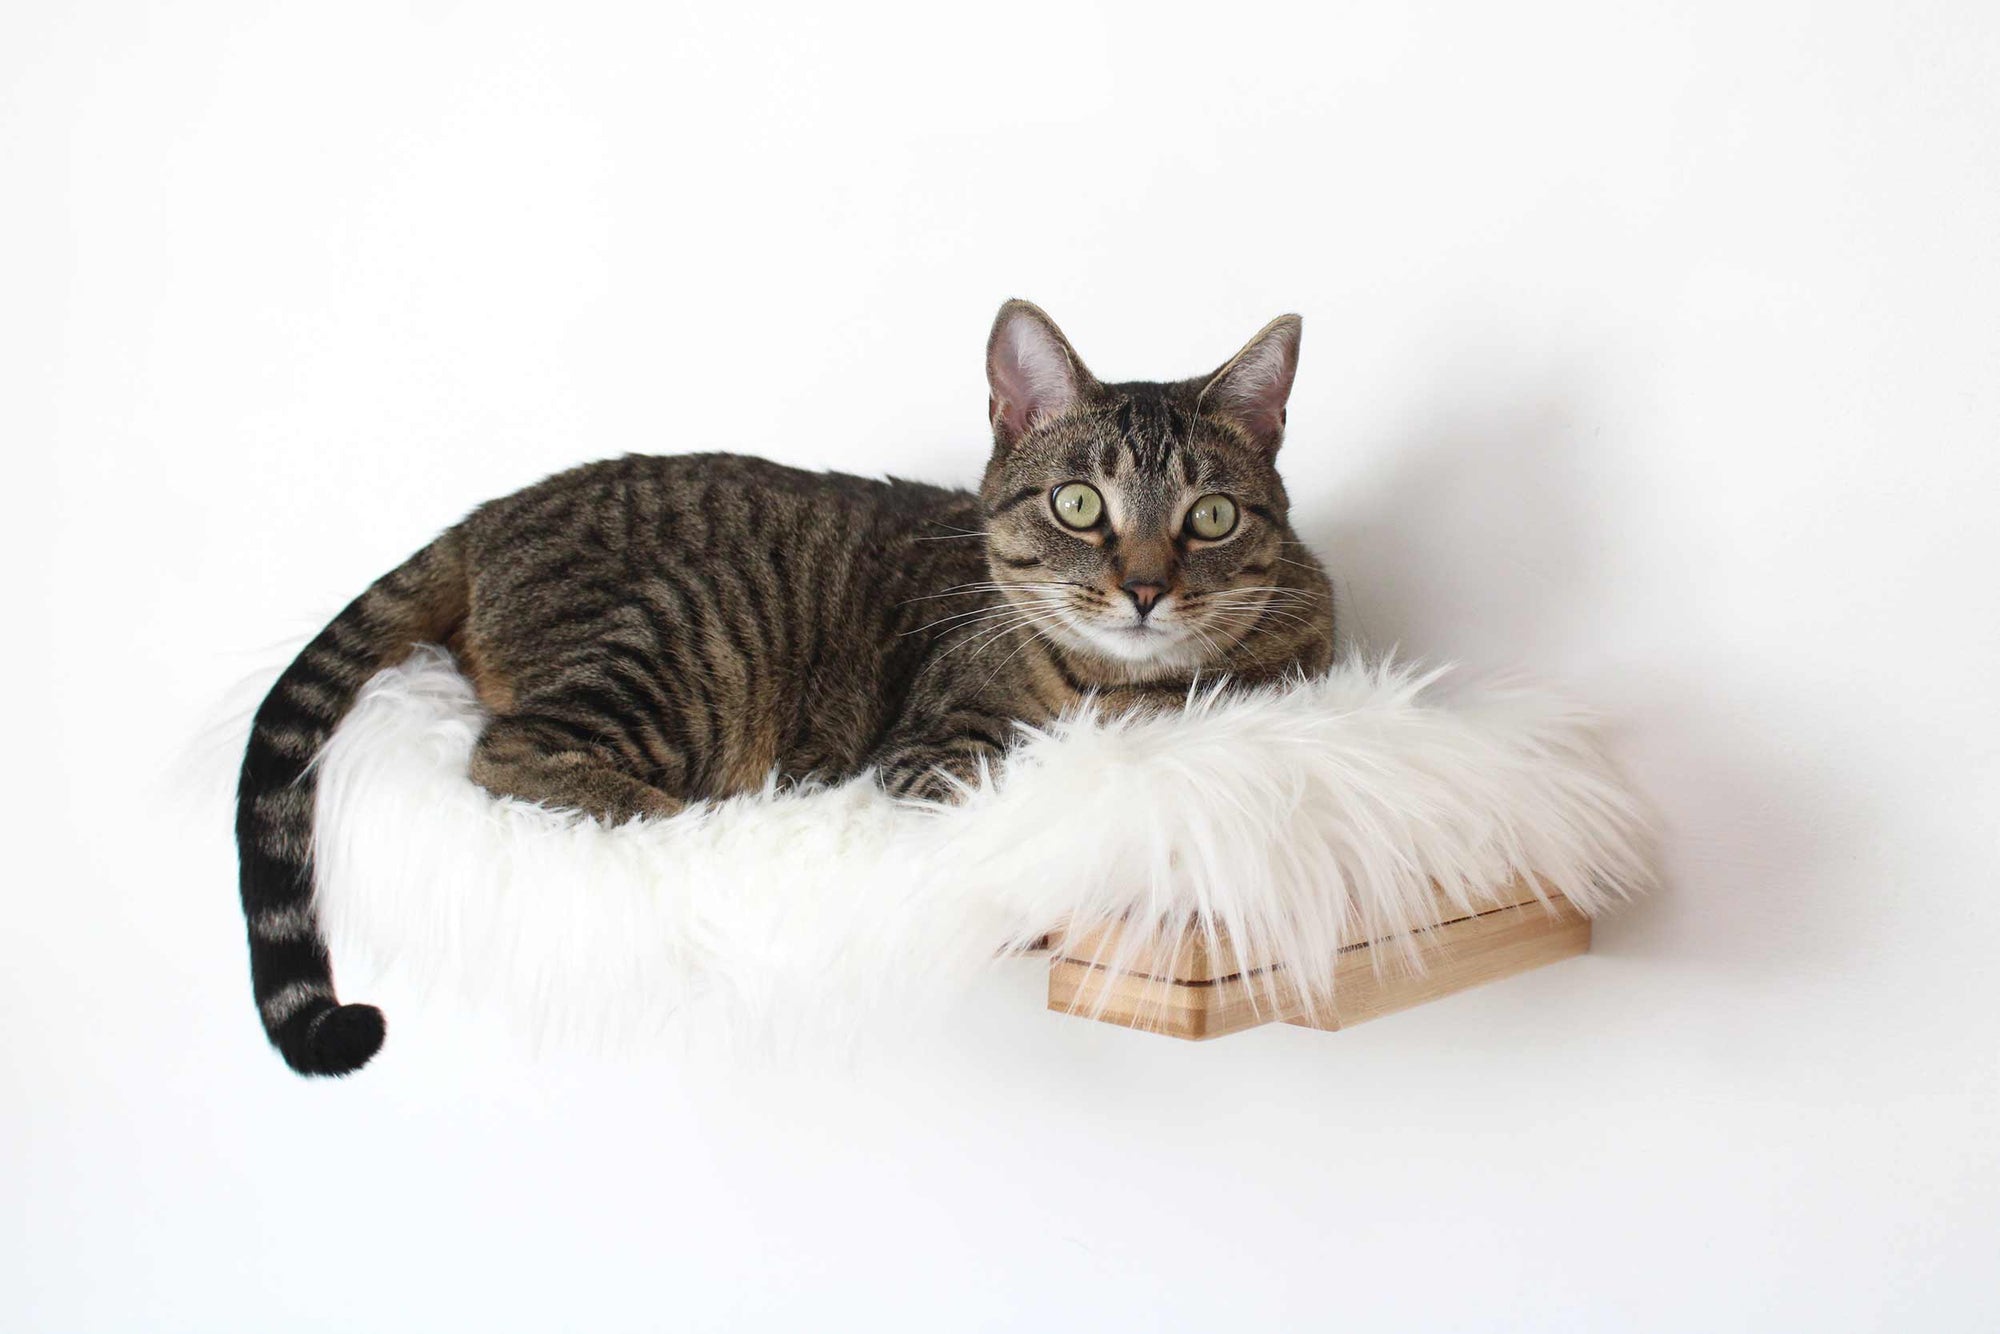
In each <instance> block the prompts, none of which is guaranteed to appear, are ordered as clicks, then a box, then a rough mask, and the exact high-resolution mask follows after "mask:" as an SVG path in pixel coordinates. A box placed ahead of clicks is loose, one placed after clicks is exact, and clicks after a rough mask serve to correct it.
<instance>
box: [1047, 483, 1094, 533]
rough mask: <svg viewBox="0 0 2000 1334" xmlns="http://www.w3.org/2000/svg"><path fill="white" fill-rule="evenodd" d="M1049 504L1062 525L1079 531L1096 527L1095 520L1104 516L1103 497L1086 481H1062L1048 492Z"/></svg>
mask: <svg viewBox="0 0 2000 1334" xmlns="http://www.w3.org/2000/svg"><path fill="white" fill-rule="evenodd" d="M1049 504H1050V505H1052V506H1054V508H1055V512H1056V518H1057V519H1058V520H1059V521H1061V523H1062V526H1063V527H1065V528H1074V529H1076V530H1077V531H1079V532H1081V531H1082V530H1084V529H1085V528H1095V527H1097V521H1098V520H1099V519H1101V518H1103V517H1104V497H1103V496H1100V495H1098V494H1097V488H1096V487H1094V486H1092V485H1090V484H1089V483H1088V482H1064V483H1063V484H1062V485H1061V486H1059V487H1057V488H1056V489H1055V490H1054V491H1052V492H1050V493H1049Z"/></svg>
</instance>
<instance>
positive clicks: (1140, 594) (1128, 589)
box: [1119, 579, 1167, 620]
mask: <svg viewBox="0 0 2000 1334" xmlns="http://www.w3.org/2000/svg"><path fill="white" fill-rule="evenodd" d="M1119 587H1121V588H1123V589H1124V590H1125V596H1126V597H1128V598H1131V599H1132V605H1133V606H1135V607H1137V608H1138V609H1139V619H1140V620H1144V619H1145V618H1146V617H1147V616H1148V615H1149V614H1151V612H1152V610H1153V604H1154V603H1156V602H1158V601H1159V600H1160V599H1161V598H1162V597H1164V596H1165V595H1166V591H1167V586H1166V585H1165V584H1160V583H1154V582H1152V581H1151V580H1147V579H1127V580H1126V581H1125V582H1124V583H1123V584H1121V585H1119Z"/></svg>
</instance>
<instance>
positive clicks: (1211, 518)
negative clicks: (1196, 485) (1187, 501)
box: [1187, 491, 1236, 542]
mask: <svg viewBox="0 0 2000 1334" xmlns="http://www.w3.org/2000/svg"><path fill="white" fill-rule="evenodd" d="M1187 530H1188V535H1189V536H1191V537H1198V538H1200V539H1201V540H1202V541H1204V542H1216V541H1220V540H1221V539H1223V538H1225V537H1227V536H1229V535H1230V534H1231V533H1233V532H1235V531H1236V502H1235V501H1233V500H1231V499H1230V498H1229V497H1228V496H1225V495H1223V494H1222V493H1221V492H1219V491H1218V492H1216V493H1215V494H1213V495H1206V496H1203V497H1202V498H1201V499H1200V500H1197V501H1195V502H1194V507H1193V508H1192V509H1190V510H1189V511H1188V515H1187Z"/></svg>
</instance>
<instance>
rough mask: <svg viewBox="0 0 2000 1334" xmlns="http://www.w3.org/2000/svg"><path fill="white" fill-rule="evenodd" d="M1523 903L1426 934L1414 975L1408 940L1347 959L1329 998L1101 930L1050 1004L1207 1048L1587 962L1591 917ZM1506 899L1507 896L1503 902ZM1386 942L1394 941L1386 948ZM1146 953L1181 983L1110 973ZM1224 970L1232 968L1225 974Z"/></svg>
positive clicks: (1058, 982) (1551, 903) (1065, 967)
mask: <svg viewBox="0 0 2000 1334" xmlns="http://www.w3.org/2000/svg"><path fill="white" fill-rule="evenodd" d="M1528 895H1529V901H1525V902H1523V901H1516V902H1515V903H1513V904H1510V905H1508V906H1504V907H1497V908H1493V909H1490V910H1488V911H1485V912H1481V913H1478V914H1476V915H1473V916H1463V917H1460V918H1458V919H1457V920H1454V921H1447V922H1444V923H1442V924H1440V925H1438V926H1436V927H1433V928H1431V929H1428V930H1425V931H1422V932H1419V933H1418V934H1417V936H1416V937H1415V939H1414V942H1413V943H1414V944H1415V947H1416V951H1415V953H1416V967H1415V968H1412V967H1411V966H1410V963H1409V956H1408V954H1407V953H1406V951H1405V950H1404V949H1403V943H1404V942H1402V941H1400V940H1398V941H1395V942H1393V943H1388V942H1374V941H1362V942H1358V943H1356V944H1353V945H1350V946H1348V947H1346V948H1344V949H1342V950H1341V952H1340V957H1339V960H1338V961H1337V962H1336V964H1335V967H1334V981H1333V995H1332V998H1331V1000H1330V1001H1327V1000H1319V1001H1317V1002H1312V1001H1309V1000H1308V998H1307V997H1305V996H1304V995H1302V994H1301V992H1300V990H1299V988H1298V987H1297V986H1296V985H1295V984H1294V983H1293V982H1292V981H1291V980H1290V979H1289V978H1288V977H1287V976H1286V974H1285V971H1284V970H1283V969H1282V968H1276V967H1259V968H1242V967H1240V963H1241V961H1240V960H1237V959H1236V958H1235V957H1234V955H1233V953H1232V954H1230V955H1229V956H1227V957H1222V956H1220V955H1218V953H1217V952H1216V951H1214V950H1212V949H1211V950H1208V951H1206V952H1199V951H1197V952H1190V951H1189V950H1188V948H1187V946H1186V943H1180V942H1177V943H1176V945H1175V946H1174V948H1172V949H1169V950H1166V951H1163V952H1160V953H1156V954H1152V955H1144V954H1143V951H1128V950H1125V949H1123V948H1122V946H1121V943H1120V942H1118V941H1117V940H1116V939H1115V937H1113V936H1111V935H1108V934H1106V933H1103V932H1099V933H1093V935H1092V936H1090V937H1088V938H1087V939H1089V941H1090V942H1091V944H1092V946H1093V954H1092V955H1091V956H1085V957H1077V955H1076V953H1075V952H1074V945H1073V942H1072V941H1070V940H1064V941H1062V942H1059V943H1058V947H1057V950H1056V952H1055V954H1054V956H1053V958H1052V959H1051V961H1050V965H1049V1001H1048V1003H1049V1008H1050V1009H1052V1010H1058V1011H1062V1012H1064V1013H1069V1014H1075V1015H1080V1016H1082V1017H1086V1018H1091V1019H1099V1020H1102V1021H1104V1022H1106V1023H1114V1024H1122V1025H1125V1026H1126V1027H1130V1028H1139V1029H1144V1030H1146V1031H1148V1032H1154V1033H1164V1034H1166V1035H1168V1036H1171V1037H1178V1038H1186V1039H1189V1040H1193V1041H1200V1040H1203V1039H1206V1038H1214V1037H1222V1036H1224V1035H1226V1034H1229V1033H1237V1032H1241V1031H1242V1030H1244V1029H1246V1028H1254V1027H1257V1026H1258V1025H1260V1024H1267V1023H1271V1022H1273V1021H1276V1020H1284V1021H1286V1022H1288V1023H1295V1024H1300V1025H1303V1026H1306V1027H1310V1028H1321V1029H1328V1030H1333V1029H1340V1028H1350V1027H1352V1026H1353V1025H1355V1024H1358V1023H1363V1022H1366V1021H1367V1020H1369V1019H1374V1018H1378V1017H1379V1016H1381V1015H1385V1014H1392V1013H1394V1012H1395V1011H1397V1010H1403V1009H1408V1008H1409V1007H1410V1006H1413V1005H1421V1004H1423V1003H1425V1002H1426V1001H1432V1000H1436V999H1438V998H1440V997H1442V996H1448V995H1451V994H1452V993H1454V992H1458V991H1464V990H1467V989H1469V988H1471V987H1476V986H1480V985H1482V984H1484V983H1487V982H1492V981H1496V980H1498V979H1500V978H1503V977H1510V976H1512V975H1513V974H1515V973H1521V972H1526V971H1527V970H1528V969H1531V968H1539V967H1541V966H1542V965H1543V964H1547V963H1554V962H1555V961H1557V960H1558V959H1566V958H1569V957H1571V956H1573V955H1577V954H1582V953H1584V952H1586V951H1587V950H1588V949H1589V948H1590V921H1589V919H1588V918H1586V917H1584V916H1583V914H1582V913H1580V912H1578V911H1577V910H1576V909H1575V907H1573V906H1572V905H1571V904H1570V903H1569V901H1568V900H1566V899H1564V898H1562V897H1561V896H1560V895H1555V896H1552V897H1550V899H1549V900H1548V902H1547V903H1546V904H1544V903H1541V902H1535V901H1532V899H1533V895H1532V891H1528ZM1499 897H1503V898H1504V897H1507V896H1506V895H1505V894H1503V895H1501V896H1499ZM1385 944H1387V945H1388V947H1387V948H1385V947H1384V946H1385ZM1134 957H1145V958H1146V959H1147V961H1148V962H1150V963H1151V964H1153V966H1154V967H1166V968H1177V969H1183V970H1184V973H1182V974H1181V975H1168V974H1165V973H1155V972H1152V971H1150V970H1147V971H1140V970H1137V969H1134V968H1132V967H1130V966H1125V967H1116V968H1114V967H1107V966H1105V965H1104V964H1103V963H1102V962H1101V960H1103V959H1118V960H1120V962H1121V963H1124V962H1127V961H1129V960H1130V959H1132V958H1134ZM1226 966H1234V967H1233V968H1232V971H1228V972H1223V971H1222V969H1223V968H1224V967H1226Z"/></svg>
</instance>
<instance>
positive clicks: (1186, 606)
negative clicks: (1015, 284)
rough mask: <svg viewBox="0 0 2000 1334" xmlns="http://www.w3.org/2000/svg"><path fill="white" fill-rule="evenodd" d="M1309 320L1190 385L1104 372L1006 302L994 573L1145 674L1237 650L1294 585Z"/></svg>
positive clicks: (1092, 648)
mask: <svg viewBox="0 0 2000 1334" xmlns="http://www.w3.org/2000/svg"><path fill="white" fill-rule="evenodd" d="M1299 329H1300V321H1299V317H1298V316H1296V315H1281V316H1279V317H1278V318H1277V319H1275V320H1272V321H1271V322H1270V323H1269V324H1267V325H1265V326H1264V328H1263V329H1262V331H1260V332H1259V333H1258V334H1257V336H1256V337H1255V338H1252V339H1251V340H1250V341H1249V342H1248V343H1247V344H1245V345H1244V347H1243V349H1242V350H1241V351H1239V352H1238V353H1237V354H1236V355H1235V356H1233V357H1231V358H1230V359H1229V360H1227V361H1225V362H1224V363H1223V364H1222V365H1221V367H1219V368H1218V369H1217V370H1215V371H1214V372H1212V373H1210V374H1208V375H1203V376H1197V377H1195V378H1194V379H1190V380H1178V381H1169V382H1161V383H1155V382H1149V381H1135V382H1132V383H1126V384H1104V383H1102V382H1100V381H1099V380H1098V379H1097V378H1096V377H1095V376H1093V375H1092V374H1091V373H1090V371H1089V370H1088V369H1087V368H1086V367H1085V366H1084V364H1083V359H1082V358H1081V357H1079V356H1077V354H1076V350H1075V349H1074V348H1072V347H1071V346H1070V344H1069V340H1068V339H1066V338H1064V337H1063V334H1062V331H1061V330H1060V329H1058V328H1057V327H1056V325H1055V322H1054V321H1053V320H1051V319H1050V318H1049V317H1048V316H1047V315H1046V314H1044V313H1043V312H1042V311H1041V310H1040V309H1039V308H1038V307H1036V306H1033V305H1031V304H1029V303H1028V302H1026V301H1009V302H1008V303H1007V304H1006V305H1004V306H1002V307H1001V308H1000V314H999V317H998V318H997V319H996V320H995V321H994V324H993V334H992V337H991V338H990V339H989V340H988V342H987V348H986V374H987V380H988V383H989V385H990V386H991V389H992V396H991V399H990V400H989V403H988V412H989V415H990V416H991V418H992V422H993V455H992V458H991V460H990V461H989V462H988V464H987V467H986V477H985V480H984V482H983V484H982V485H981V488H980V498H981V500H982V501H983V502H984V504H985V507H986V514H987V523H986V526H987V553H988V560H989V563H990V565H991V570H992V577H993V580H994V581H995V582H996V583H997V584H999V585H1000V586H1001V588H1002V589H1003V591H1004V592H1005V595H1006V596H1007V597H1008V599H1009V600H1010V602H1011V603H1012V604H1013V606H1014V607H1015V608H1016V609H1017V610H1018V611H1019V612H1020V614H1021V615H1022V616H1024V617H1032V618H1033V619H1032V620H1031V621H1030V622H1029V623H1031V624H1033V625H1034V626H1035V628H1036V629H1038V630H1039V631H1040V632H1041V633H1043V634H1044V635H1046V636H1048V637H1049V638H1050V639H1052V640H1054V641H1056V642H1058V643H1059V644H1061V645H1062V646H1063V647H1065V648H1067V649H1069V650H1072V651H1074V652H1079V653H1082V654H1085V655H1088V656H1091V657H1094V658H1096V659H1099V660H1102V661H1105V662H1107V663H1114V664H1120V665H1122V666H1123V667H1124V668H1125V669H1126V670H1127V671H1137V672H1140V673H1141V674H1143V673H1144V672H1145V671H1148V670H1153V669H1158V670H1162V671H1185V670H1190V669H1197V668H1204V667H1217V666H1221V665H1223V664H1224V663H1225V662H1226V661H1227V659H1228V655H1229V652H1230V650H1231V648H1232V647H1234V646H1235V645H1236V644H1237V643H1238V642H1239V641H1240V640H1241V639H1242V638H1243V637H1244V636H1245V635H1246V634H1248V633H1249V632H1250V630H1251V628H1252V626H1253V625H1255V624H1256V623H1257V621H1258V619H1259V617H1260V616H1262V615H1263V614H1264V612H1265V609H1266V607H1267V605H1269V604H1270V601H1271V599H1272V598H1274V597H1281V596H1282V594H1283V590H1282V589H1280V588H1278V587H1276V585H1277V584H1278V583H1279V580H1278V579H1277V578H1275V577H1274V572H1275V571H1277V570H1278V568H1279V565H1280V562H1281V559H1282V558H1283V557H1284V556H1285V551H1284V545H1283V544H1284V543H1285V542H1287V541H1289V540H1290V539H1291V531H1290V529H1289V528H1288V527H1287V526H1286V517H1285V516H1286V511H1287V508H1288V504H1289V502H1288V500H1287V497H1286V495H1285V488H1284V484H1283V483H1282V482H1280V481H1279V480H1278V472H1277V468H1276V466H1275V459H1276V457H1277V453H1278V446H1279V444H1280V443H1281V442H1282V441H1283V439H1284V434H1285V401H1286V399H1287V397H1288V396H1289V395H1290V393H1291V389H1292V378H1293V375H1294V373H1295V372H1296V370H1297V368H1298V356H1299Z"/></svg>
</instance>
